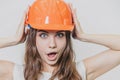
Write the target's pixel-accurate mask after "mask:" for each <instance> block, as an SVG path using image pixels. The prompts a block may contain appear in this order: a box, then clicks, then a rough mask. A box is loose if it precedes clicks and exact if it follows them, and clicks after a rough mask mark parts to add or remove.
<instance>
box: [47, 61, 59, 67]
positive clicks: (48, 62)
mask: <svg viewBox="0 0 120 80" xmlns="http://www.w3.org/2000/svg"><path fill="white" fill-rule="evenodd" d="M46 63H47V64H48V65H50V66H55V64H56V63H57V61H47V62H46Z"/></svg>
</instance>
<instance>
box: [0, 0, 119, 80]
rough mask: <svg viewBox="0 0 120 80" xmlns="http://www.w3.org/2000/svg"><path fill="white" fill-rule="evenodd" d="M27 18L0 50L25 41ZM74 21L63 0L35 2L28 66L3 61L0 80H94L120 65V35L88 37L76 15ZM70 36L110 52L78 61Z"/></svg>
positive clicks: (30, 19)
mask: <svg viewBox="0 0 120 80" xmlns="http://www.w3.org/2000/svg"><path fill="white" fill-rule="evenodd" d="M24 19H25V18H23V21H22V23H21V24H20V29H19V30H18V34H17V35H15V36H14V37H11V38H10V40H9V41H7V40H6V39H5V38H4V39H5V40H4V39H3V38H2V39H0V47H1V48H3V47H7V46H11V45H16V44H19V43H21V41H25V38H26V35H25V32H24ZM73 21H74V24H75V26H74V27H73V22H72V16H71V12H70V9H69V7H68V6H67V5H66V3H64V2H63V1H62V0H37V1H35V3H34V4H33V5H32V6H31V8H30V10H29V14H28V20H27V22H26V23H27V24H28V26H29V27H30V29H29V31H28V32H27V38H26V52H25V65H24V66H19V65H17V64H14V63H11V62H7V61H0V80H94V79H96V78H97V77H98V76H100V75H102V74H104V73H105V72H107V71H109V70H111V69H112V68H114V67H115V66H117V65H119V64H120V43H119V41H120V35H100V34H86V33H84V32H83V31H82V29H81V26H80V24H79V22H78V20H77V17H76V15H75V13H74V12H73ZM73 28H74V30H73ZM71 35H72V36H73V38H74V39H77V40H80V41H85V42H91V43H95V44H100V45H104V46H106V47H108V48H109V49H108V50H106V51H104V52H101V53H100V54H97V55H95V56H92V57H90V58H87V59H84V60H83V61H80V62H75V61H74V51H73V49H72V44H71ZM8 66H9V67H8Z"/></svg>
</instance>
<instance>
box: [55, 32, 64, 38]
mask: <svg viewBox="0 0 120 80" xmlns="http://www.w3.org/2000/svg"><path fill="white" fill-rule="evenodd" d="M56 36H57V37H59V38H62V37H64V36H65V34H64V33H57V35H56Z"/></svg>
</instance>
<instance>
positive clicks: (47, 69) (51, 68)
mask: <svg viewBox="0 0 120 80" xmlns="http://www.w3.org/2000/svg"><path fill="white" fill-rule="evenodd" d="M54 69H55V66H52V65H49V64H46V63H44V64H43V71H44V72H49V73H52V72H53V71H54Z"/></svg>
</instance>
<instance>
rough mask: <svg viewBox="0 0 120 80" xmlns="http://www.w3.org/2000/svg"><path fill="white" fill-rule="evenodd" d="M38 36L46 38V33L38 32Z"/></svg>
mask: <svg viewBox="0 0 120 80" xmlns="http://www.w3.org/2000/svg"><path fill="white" fill-rule="evenodd" d="M40 37H41V38H47V37H48V35H47V34H46V33H41V34H40Z"/></svg>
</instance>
